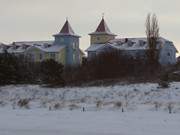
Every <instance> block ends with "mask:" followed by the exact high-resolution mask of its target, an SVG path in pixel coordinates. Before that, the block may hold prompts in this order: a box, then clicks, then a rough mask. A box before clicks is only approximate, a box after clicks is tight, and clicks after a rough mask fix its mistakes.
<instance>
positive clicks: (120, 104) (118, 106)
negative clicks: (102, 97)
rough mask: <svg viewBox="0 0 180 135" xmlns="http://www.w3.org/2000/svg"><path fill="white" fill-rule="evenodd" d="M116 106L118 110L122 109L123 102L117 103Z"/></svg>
mask: <svg viewBox="0 0 180 135" xmlns="http://www.w3.org/2000/svg"><path fill="white" fill-rule="evenodd" d="M114 106H115V107H116V108H121V107H122V102H121V101H118V102H116V103H115V104H114Z"/></svg>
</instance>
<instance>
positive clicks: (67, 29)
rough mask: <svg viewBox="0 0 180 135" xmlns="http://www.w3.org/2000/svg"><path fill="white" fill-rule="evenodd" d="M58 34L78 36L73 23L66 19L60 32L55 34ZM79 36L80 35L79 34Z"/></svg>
mask: <svg viewBox="0 0 180 135" xmlns="http://www.w3.org/2000/svg"><path fill="white" fill-rule="evenodd" d="M57 35H65V36H67V35H68V36H78V35H77V34H75V32H74V31H73V29H72V27H71V25H70V24H69V21H68V20H66V22H65V24H64V25H63V27H62V29H61V30H60V32H59V33H58V34H56V35H54V36H57ZM78 37H79V36H78Z"/></svg>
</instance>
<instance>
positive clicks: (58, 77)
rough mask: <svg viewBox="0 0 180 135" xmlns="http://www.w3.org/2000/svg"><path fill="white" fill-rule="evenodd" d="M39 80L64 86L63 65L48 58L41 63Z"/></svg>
mask: <svg viewBox="0 0 180 135" xmlns="http://www.w3.org/2000/svg"><path fill="white" fill-rule="evenodd" d="M40 67H41V80H42V82H43V83H45V84H48V85H50V86H64V85H65V81H64V80H63V78H62V73H63V65H62V64H60V63H57V62H56V61H54V60H52V59H50V60H46V61H43V62H42V63H41V66H40Z"/></svg>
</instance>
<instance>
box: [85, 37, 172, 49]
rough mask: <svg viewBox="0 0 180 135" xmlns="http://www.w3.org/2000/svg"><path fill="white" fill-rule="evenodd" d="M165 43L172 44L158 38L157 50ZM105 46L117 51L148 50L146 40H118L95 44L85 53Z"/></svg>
mask: <svg viewBox="0 0 180 135" xmlns="http://www.w3.org/2000/svg"><path fill="white" fill-rule="evenodd" d="M165 43H168V45H172V46H173V47H174V45H173V43H172V42H171V41H169V40H166V39H164V38H162V37H161V38H159V40H158V44H157V49H160V48H161V47H162V46H163V45H165ZM105 46H109V47H112V48H115V49H119V50H146V49H148V44H147V38H120V39H113V40H110V41H109V42H108V43H106V44H96V45H94V44H93V45H91V46H90V47H89V48H88V49H87V50H86V51H97V50H98V49H101V48H103V47H105Z"/></svg>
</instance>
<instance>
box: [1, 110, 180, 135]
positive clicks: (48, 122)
mask: <svg viewBox="0 0 180 135" xmlns="http://www.w3.org/2000/svg"><path fill="white" fill-rule="evenodd" d="M179 127H180V115H179V114H177V113H176V114H168V113H165V112H150V111H139V110H138V111H135V112H125V113H122V112H120V111H97V112H95V111H87V112H80V111H77V110H75V111H47V110H44V109H30V110H11V109H0V135H179V134H180V128H179Z"/></svg>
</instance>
